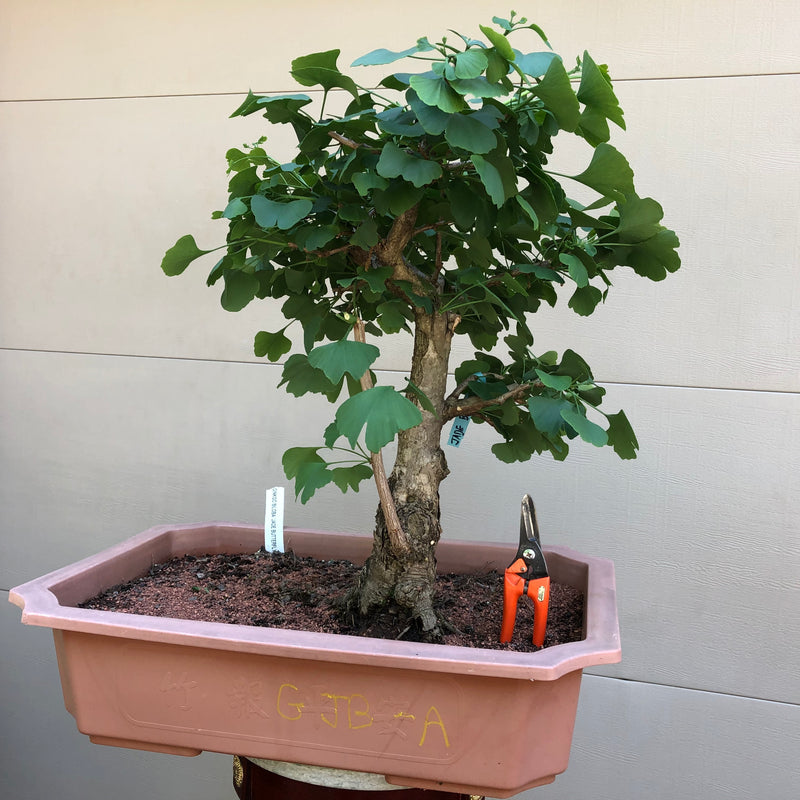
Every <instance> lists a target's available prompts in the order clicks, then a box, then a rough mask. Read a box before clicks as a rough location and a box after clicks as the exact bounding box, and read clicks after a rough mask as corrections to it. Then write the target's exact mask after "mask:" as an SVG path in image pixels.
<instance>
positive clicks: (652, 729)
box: [518, 675, 800, 800]
mask: <svg viewBox="0 0 800 800" xmlns="http://www.w3.org/2000/svg"><path fill="white" fill-rule="evenodd" d="M799 751H800V709H798V707H797V706H792V705H788V704H782V703H764V702H761V701H758V700H751V699H748V698H742V697H730V696H726V695H722V694H710V693H706V692H696V691H686V690H684V689H676V688H673V687H668V686H653V685H649V684H642V683H635V682H625V681H617V680H608V679H605V678H600V677H596V676H592V675H589V676H586V677H585V678H584V681H583V686H582V687H581V701H580V705H579V706H578V717H577V720H576V725H575V738H574V740H573V746H572V753H571V758H570V764H569V768H568V769H567V771H566V772H565V773H564V774H563V775H560V776H559V777H558V778H556V782H555V783H553V784H551V785H550V786H543V787H541V788H539V789H533V790H531V791H529V792H525V793H523V794H521V795H519V796H518V797H519V798H520V800H577V798H592V800H642V799H643V798H647V800H675V798H687V799H688V798H691V800H754V798H763V800H767V798H769V800H795V798H796V797H797V794H798V789H799V788H800V783H798V772H797V753H798V752H799Z"/></svg>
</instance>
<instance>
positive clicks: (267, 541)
mask: <svg viewBox="0 0 800 800" xmlns="http://www.w3.org/2000/svg"><path fill="white" fill-rule="evenodd" d="M264 548H265V549H266V550H268V551H269V552H274V551H275V550H277V551H278V552H279V553H282V552H283V486H274V487H273V488H272V489H267V513H266V515H265V516H264Z"/></svg>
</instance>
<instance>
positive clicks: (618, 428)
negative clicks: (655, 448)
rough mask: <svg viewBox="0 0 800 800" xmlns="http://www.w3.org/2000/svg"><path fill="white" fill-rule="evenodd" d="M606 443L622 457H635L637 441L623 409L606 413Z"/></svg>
mask: <svg viewBox="0 0 800 800" xmlns="http://www.w3.org/2000/svg"><path fill="white" fill-rule="evenodd" d="M608 423H609V424H608V431H607V434H608V443H609V444H610V445H612V446H613V447H614V452H615V453H616V454H617V455H618V456H619V457H620V458H623V459H631V458H636V451H637V450H638V449H639V442H638V441H637V440H636V434H635V433H634V432H633V428H632V427H631V424H630V422H628V418H627V417H626V416H625V412H624V411H619V412H618V413H616V414H609V415H608Z"/></svg>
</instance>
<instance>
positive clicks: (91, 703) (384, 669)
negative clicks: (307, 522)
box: [10, 523, 621, 797]
mask: <svg viewBox="0 0 800 800" xmlns="http://www.w3.org/2000/svg"><path fill="white" fill-rule="evenodd" d="M263 537H264V530H263V528H260V527H257V526H246V525H233V524H219V523H211V524H200V525H173V526H162V527H158V528H152V529H150V530H148V531H145V532H144V533H142V534H139V535H138V536H135V537H133V538H132V539H129V540H127V541H126V542H123V543H122V544H120V545H118V546H116V547H113V548H110V549H108V550H106V551H103V552H102V553H100V554H98V555H96V556H93V557H90V558H88V559H85V560H84V561H80V562H78V563H76V564H73V565H71V566H69V567H65V568H64V569H61V570H57V571H56V572H53V573H50V574H49V575H46V576H44V577H42V578H39V579H37V580H34V581H31V582H29V583H26V584H24V585H23V586H19V587H17V588H15V589H12V590H11V593H10V600H11V602H13V603H16V604H17V605H18V606H20V607H21V608H23V614H22V621H23V622H25V623H27V624H31V625H41V626H46V627H50V628H52V629H53V635H54V639H55V645H56V654H57V657H58V664H59V670H60V674H61V681H62V688H63V692H64V701H65V705H66V707H67V710H68V711H69V712H70V713H71V714H72V715H73V716H74V717H75V719H76V721H77V724H78V728H79V730H81V731H82V732H83V733H86V734H88V735H89V737H90V738H91V740H92V741H93V742H96V743H99V744H108V745H115V746H118V747H130V748H137V749H144V750H153V751H158V752H164V753H174V754H180V755H197V754H199V753H200V752H201V751H203V750H209V751H214V752H220V753H230V754H236V755H243V756H250V757H257V758H266V759H273V760H279V761H290V762H295V763H300V764H314V765H319V766H326V767H336V768H340V769H349V770H358V771H363V772H373V773H378V774H382V775H385V776H386V779H387V781H388V782H389V783H392V784H395V785H398V786H408V787H419V788H428V789H440V790H445V791H451V792H464V793H469V794H487V795H492V796H495V797H509V796H511V795H513V794H516V793H518V792H521V791H523V790H524V789H528V788H531V787H533V786H538V785H541V784H543V783H549V782H551V781H552V780H554V778H555V776H556V775H557V774H558V773H560V772H563V771H564V770H565V769H566V767H567V762H568V759H569V749H570V743H571V740H572V731H573V726H574V722H575V713H576V709H577V703H578V694H579V689H580V681H581V671H582V669H583V668H584V667H587V666H593V665H597V664H607V663H614V662H617V661H619V660H620V656H621V650H620V642H619V628H618V622H617V612H616V593H615V584H614V571H613V565H612V564H611V562H610V561H607V560H605V559H596V558H589V557H585V556H582V555H579V554H578V553H575V552H573V551H571V550H569V549H567V548H549V549H547V548H546V549H545V552H546V557H547V563H548V567H549V570H550V574H551V577H552V578H553V579H554V580H555V581H557V582H561V583H567V584H570V585H572V586H575V587H576V588H578V589H580V590H581V591H582V592H583V593H584V595H585V598H586V611H585V620H584V632H585V638H584V639H583V640H582V641H580V642H574V643H571V644H565V645H559V646H556V647H550V648H546V649H544V650H541V651H539V652H537V653H513V652H505V651H496V650H480V649H474V648H460V647H450V646H446V645H432V644H419V643H414V642H398V641H385V640H381V639H370V638H364V637H355V636H337V635H332V634H322V633H308V632H305V631H290V630H281V629H275V628H263V627H249V626H242V625H228V624H223V623H208V622H198V621H190V620H178V619H169V618H160V617H146V616H139V615H132V614H122V613H117V612H109V611H93V610H88V609H79V608H76V607H75V606H76V605H77V604H78V603H80V602H82V601H84V600H87V599H89V598H90V597H93V596H94V595H95V594H97V593H98V592H100V591H102V590H104V589H106V588H109V587H110V586H113V585H115V584H118V583H121V582H123V581H127V580H130V579H132V578H135V577H138V576H140V575H143V574H145V573H146V572H147V571H148V570H149V569H150V567H151V566H152V565H153V564H155V563H161V562H164V561H167V560H169V559H170V558H172V557H174V556H181V555H186V554H192V555H202V554H206V553H248V552H254V551H255V550H257V549H258V547H259V546H260V545H261V544H263ZM285 538H286V547H287V549H289V548H291V549H293V550H294V551H295V552H296V553H297V554H298V555H301V556H306V555H308V556H314V557H316V558H323V559H341V558H344V559H349V560H352V561H355V562H357V563H360V562H363V561H364V559H365V558H366V557H367V555H368V553H369V549H370V546H371V537H369V536H359V535H354V534H339V533H324V532H319V531H306V530H296V529H287V530H286V532H285ZM513 555H514V553H513V548H509V547H508V546H502V545H489V544H476V543H472V542H454V541H442V542H441V543H440V545H439V547H438V550H437V557H438V562H439V569H440V571H442V572H481V571H485V570H486V569H497V570H502V569H504V567H505V566H507V564H508V563H509V562H510V560H511V559H512V558H513ZM498 602H500V599H499V598H498Z"/></svg>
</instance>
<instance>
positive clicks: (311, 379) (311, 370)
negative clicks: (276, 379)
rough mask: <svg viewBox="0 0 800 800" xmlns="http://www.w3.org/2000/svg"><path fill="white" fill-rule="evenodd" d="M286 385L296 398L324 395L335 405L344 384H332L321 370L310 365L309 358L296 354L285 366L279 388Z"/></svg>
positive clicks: (287, 360) (287, 389)
mask: <svg viewBox="0 0 800 800" xmlns="http://www.w3.org/2000/svg"><path fill="white" fill-rule="evenodd" d="M284 384H286V391H287V392H289V394H292V395H294V396H295V397H301V396H302V395H304V394H306V393H308V392H314V393H316V394H324V395H325V396H326V397H327V398H328V400H329V402H331V403H333V402H334V401H335V400H336V398H337V397H338V396H339V393H340V392H341V390H342V385H343V382H341V383H339V384H334V383H331V381H330V380H328V378H327V376H326V375H325V373H324V372H323V371H322V370H321V369H316V368H315V367H312V366H311V364H309V363H308V357H307V356H306V355H304V354H303V353H295V354H294V355H293V356H289V358H288V359H286V363H285V364H284V365H283V374H282V376H281V382H280V383H279V384H278V386H283V385H284Z"/></svg>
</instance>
